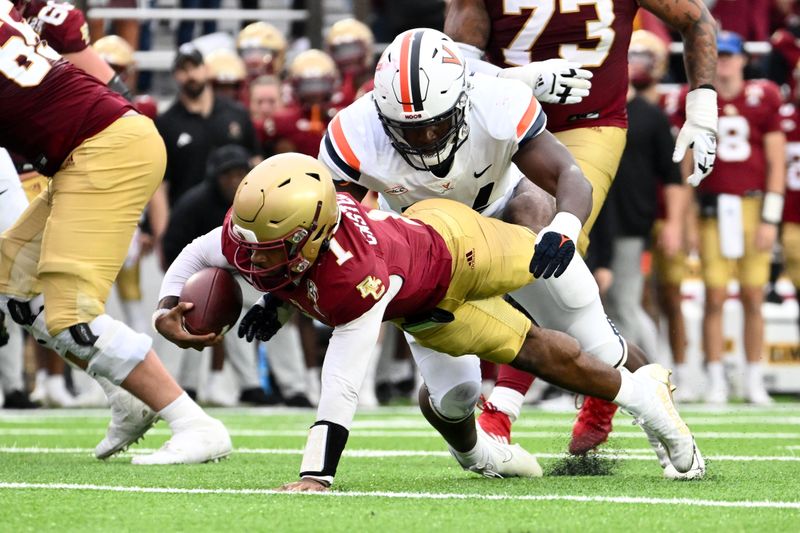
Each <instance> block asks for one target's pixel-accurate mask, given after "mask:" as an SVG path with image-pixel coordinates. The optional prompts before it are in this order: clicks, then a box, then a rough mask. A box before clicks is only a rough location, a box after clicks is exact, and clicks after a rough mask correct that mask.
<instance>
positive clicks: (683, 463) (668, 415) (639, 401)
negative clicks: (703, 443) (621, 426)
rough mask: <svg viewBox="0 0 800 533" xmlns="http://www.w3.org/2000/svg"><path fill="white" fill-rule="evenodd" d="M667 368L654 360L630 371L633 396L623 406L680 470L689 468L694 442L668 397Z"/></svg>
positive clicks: (693, 458) (668, 372) (683, 470)
mask: <svg viewBox="0 0 800 533" xmlns="http://www.w3.org/2000/svg"><path fill="white" fill-rule="evenodd" d="M669 376H670V371H669V370H667V369H666V368H664V367H662V366H661V365H658V364H651V365H646V366H643V367H641V368H639V369H638V370H637V371H636V372H634V373H633V374H631V377H632V378H633V380H634V382H635V384H636V387H637V392H638V394H637V396H636V397H635V398H634V399H633V401H632V402H631V403H630V405H628V406H626V410H628V411H629V412H630V413H631V414H632V415H633V416H634V417H635V418H636V422H637V423H638V424H640V425H641V426H642V427H643V428H644V430H645V432H646V433H647V434H648V437H649V438H653V439H654V440H655V441H658V442H659V443H661V444H662V445H663V446H664V449H665V450H666V452H667V457H668V458H669V461H670V463H672V466H674V467H675V470H677V471H678V472H680V473H682V474H683V473H686V472H688V471H689V470H691V468H692V464H693V463H694V460H695V453H696V446H695V444H694V438H693V437H692V432H691V431H689V427H688V426H687V425H686V423H685V422H684V421H683V419H682V418H681V416H680V414H678V410H677V409H676V408H675V404H674V403H673V401H672V384H671V383H670V380H669Z"/></svg>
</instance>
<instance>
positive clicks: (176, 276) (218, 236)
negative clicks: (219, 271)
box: [158, 226, 233, 301]
mask: <svg viewBox="0 0 800 533" xmlns="http://www.w3.org/2000/svg"><path fill="white" fill-rule="evenodd" d="M208 267H219V268H224V269H226V270H233V267H231V265H230V264H228V260H227V259H225V255H224V254H223V253H222V226H219V227H217V228H214V229H212V230H211V231H209V232H208V233H206V234H205V235H201V236H200V237H197V238H196V239H195V240H193V241H192V242H190V243H189V244H187V245H186V247H185V248H184V249H183V250H182V251H181V253H179V254H178V257H176V258H175V261H173V262H172V264H171V265H170V267H169V268H168V269H167V272H166V273H165V274H164V279H163V280H162V281H161V290H159V292H158V299H159V301H160V300H161V299H162V298H165V297H167V296H179V295H180V294H181V289H183V286H184V285H186V280H188V279H189V278H190V277H191V275H192V274H194V273H195V272H199V271H201V270H203V269H204V268H208Z"/></svg>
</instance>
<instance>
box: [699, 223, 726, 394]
mask: <svg viewBox="0 0 800 533" xmlns="http://www.w3.org/2000/svg"><path fill="white" fill-rule="evenodd" d="M700 258H701V262H702V263H701V264H702V273H703V283H704V284H705V305H704V310H703V352H704V353H705V356H706V370H707V372H708V379H709V387H708V390H707V391H706V395H705V400H706V401H707V402H709V403H727V401H728V383H727V380H726V378H725V369H724V367H723V366H722V352H723V349H724V340H723V334H722V331H723V330H722V307H723V304H724V303H725V297H726V295H727V287H728V279H729V277H730V261H729V260H728V259H726V258H724V257H723V256H722V253H721V251H720V242H719V227H718V223H717V219H716V218H709V217H707V218H703V219H702V220H701V222H700Z"/></svg>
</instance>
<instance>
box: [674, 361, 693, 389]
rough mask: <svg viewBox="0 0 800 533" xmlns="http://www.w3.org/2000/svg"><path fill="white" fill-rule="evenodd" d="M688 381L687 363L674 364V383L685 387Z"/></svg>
mask: <svg viewBox="0 0 800 533" xmlns="http://www.w3.org/2000/svg"><path fill="white" fill-rule="evenodd" d="M689 381H690V379H689V365H687V364H686V363H678V364H677V365H675V383H676V384H677V385H678V386H679V387H685V386H686V384H687V383H688V382H689Z"/></svg>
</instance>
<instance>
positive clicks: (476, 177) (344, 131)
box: [319, 74, 547, 216]
mask: <svg viewBox="0 0 800 533" xmlns="http://www.w3.org/2000/svg"><path fill="white" fill-rule="evenodd" d="M467 95H468V96H469V105H468V111H467V118H466V120H467V125H468V126H469V137H468V138H467V140H466V141H465V142H464V144H463V145H462V146H461V147H460V148H459V149H458V151H457V152H456V154H455V159H454V161H453V164H452V167H451V168H450V172H448V174H447V175H446V176H445V177H443V178H439V177H437V176H435V175H434V174H433V173H431V172H429V171H425V170H416V169H414V168H413V167H412V166H411V165H409V164H408V163H407V162H406V161H405V159H403V157H402V156H401V155H400V154H399V153H398V152H397V150H395V149H394V148H393V147H392V144H391V141H390V139H389V136H388V135H387V134H386V132H385V131H384V130H383V126H382V124H381V122H380V120H379V118H378V110H377V108H376V106H375V102H374V101H373V99H372V93H367V94H365V95H364V96H362V97H361V98H359V99H358V100H356V101H355V102H353V103H352V104H351V105H350V106H348V107H346V108H345V109H343V110H341V111H340V112H339V113H338V114H337V115H336V117H334V119H333V120H332V121H331V123H330V124H329V125H328V131H327V132H326V134H325V137H324V138H323V139H322V142H321V143H320V154H319V159H320V160H321V161H322V162H323V163H324V164H325V165H326V166H328V167H329V168H330V169H331V171H332V172H333V177H334V179H336V180H344V181H350V182H353V183H357V184H358V185H361V186H362V187H366V188H367V189H370V190H372V191H376V192H378V193H379V201H380V204H381V207H382V208H384V209H387V208H388V209H391V210H393V211H396V212H398V213H402V212H403V210H404V209H405V208H407V207H409V206H411V205H412V204H414V203H416V202H418V201H420V200H425V199H428V198H448V199H450V200H454V201H457V202H460V203H462V204H466V205H469V206H471V207H472V208H473V209H475V210H476V211H479V212H481V213H483V214H484V215H487V216H493V215H496V214H498V213H500V211H501V210H502V209H503V207H505V205H506V203H508V200H509V199H510V198H511V196H512V193H513V191H514V188H515V187H516V186H517V184H518V183H519V181H520V179H522V178H523V175H522V173H521V172H520V171H519V169H517V167H516V166H515V165H514V164H513V163H512V162H511V157H512V156H513V155H514V154H515V153H516V152H517V150H518V149H519V145H520V143H521V142H525V141H527V140H530V139H532V138H533V137H536V136H537V135H539V134H540V133H541V132H542V131H544V129H545V126H546V123H547V118H546V115H545V113H544V112H543V111H542V108H541V106H540V105H539V102H538V101H537V100H536V98H535V97H534V96H533V93H532V91H531V89H530V88H529V87H528V86H527V85H525V84H523V83H522V82H519V81H516V80H510V79H504V78H494V77H489V76H484V75H481V74H475V75H473V76H470V85H469V87H468V88H467Z"/></svg>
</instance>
